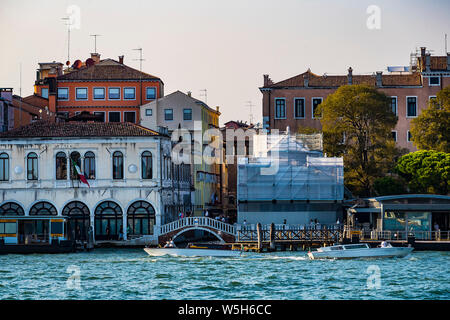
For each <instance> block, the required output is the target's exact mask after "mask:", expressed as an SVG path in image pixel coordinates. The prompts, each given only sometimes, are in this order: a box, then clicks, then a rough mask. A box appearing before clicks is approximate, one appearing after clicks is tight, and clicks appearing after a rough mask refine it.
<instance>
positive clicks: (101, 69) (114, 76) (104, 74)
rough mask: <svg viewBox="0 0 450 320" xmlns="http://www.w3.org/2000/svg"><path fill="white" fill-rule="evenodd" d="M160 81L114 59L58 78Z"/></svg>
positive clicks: (102, 61)
mask: <svg viewBox="0 0 450 320" xmlns="http://www.w3.org/2000/svg"><path fill="white" fill-rule="evenodd" d="M139 79H142V80H160V81H161V79H160V78H158V77H155V76H153V75H151V74H148V73H145V72H141V71H139V70H136V69H133V68H131V67H129V66H126V65H124V64H121V63H119V62H117V61H115V60H113V59H105V60H101V61H100V62H99V63H97V64H95V65H93V66H90V67H88V66H84V67H81V68H80V69H78V70H75V71H72V72H70V73H66V74H64V75H61V76H58V80H139Z"/></svg>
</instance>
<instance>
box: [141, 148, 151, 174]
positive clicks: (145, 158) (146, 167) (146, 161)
mask: <svg viewBox="0 0 450 320" xmlns="http://www.w3.org/2000/svg"><path fill="white" fill-rule="evenodd" d="M141 158H142V179H152V178H153V164H152V154H151V152H149V151H144V152H143V153H142V156H141Z"/></svg>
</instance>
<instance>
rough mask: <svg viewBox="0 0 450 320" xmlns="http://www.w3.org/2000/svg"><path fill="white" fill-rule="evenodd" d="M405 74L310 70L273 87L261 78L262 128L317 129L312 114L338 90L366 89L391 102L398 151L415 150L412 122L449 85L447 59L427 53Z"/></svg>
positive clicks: (317, 122) (396, 70) (399, 71)
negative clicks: (345, 87)
mask: <svg viewBox="0 0 450 320" xmlns="http://www.w3.org/2000/svg"><path fill="white" fill-rule="evenodd" d="M414 58H415V59H413V60H412V63H411V66H410V67H409V68H404V67H392V68H388V71H391V72H389V73H388V74H383V73H382V72H375V73H374V74H373V75H356V74H353V70H352V68H351V67H350V68H349V69H348V73H347V75H337V76H335V75H332V76H328V75H326V74H325V75H322V76H321V75H316V74H314V73H312V72H311V71H310V70H309V69H308V70H307V71H306V72H304V73H301V74H299V75H297V76H294V77H292V78H289V79H286V80H283V81H279V82H276V83H275V82H273V81H272V80H271V79H270V78H269V75H264V86H263V87H261V88H259V89H260V91H261V92H262V94H263V123H264V127H265V128H269V129H278V130H280V131H284V130H286V127H288V126H289V127H290V130H291V131H292V132H297V130H298V129H299V128H301V127H312V128H316V129H321V124H320V118H317V117H315V116H314V110H315V108H316V107H317V106H318V105H319V104H320V103H321V102H322V101H324V100H325V99H326V98H327V96H328V95H329V94H331V93H333V92H335V91H336V90H337V88H339V87H340V86H342V85H347V84H368V85H372V86H374V87H376V88H378V89H379V90H381V91H383V92H384V93H385V94H387V95H388V96H390V97H392V110H393V112H395V113H396V114H397V116H398V122H397V126H396V127H395V129H394V131H393V132H392V135H393V138H394V139H395V140H396V141H397V144H398V146H399V147H403V148H408V149H409V150H411V151H413V150H416V149H415V147H414V146H413V143H412V141H411V134H410V131H409V130H410V124H411V120H412V119H413V118H415V117H417V116H418V115H419V114H420V113H421V111H422V110H423V109H425V108H427V106H428V101H429V100H430V99H431V98H433V97H435V96H436V94H437V92H439V90H441V89H442V88H444V87H446V86H449V85H450V54H449V53H447V56H431V55H430V53H428V52H427V51H426V48H425V47H422V48H421V52H420V54H419V55H417V56H415V57H414Z"/></svg>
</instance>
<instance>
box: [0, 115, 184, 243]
mask: <svg viewBox="0 0 450 320" xmlns="http://www.w3.org/2000/svg"><path fill="white" fill-rule="evenodd" d="M170 151H171V142H170V138H169V137H168V136H166V135H162V134H159V133H158V132H156V131H153V130H150V129H147V128H143V127H141V126H138V125H135V124H131V123H98V122H96V123H86V122H64V123H55V122H47V121H39V122H35V123H33V124H31V125H28V126H25V127H21V128H18V129H15V130H11V131H8V132H5V133H2V134H0V219H2V220H1V221H3V222H5V223H6V224H5V225H3V226H2V225H1V224H0V237H2V236H3V238H4V239H5V243H8V242H9V243H24V241H32V240H35V241H40V242H42V241H43V242H46V241H47V242H51V239H52V238H53V239H54V238H60V239H67V238H69V239H74V238H75V239H81V240H84V239H86V237H87V230H88V229H89V228H90V227H92V228H93V230H92V231H93V234H94V235H95V241H101V240H119V238H122V236H121V234H122V231H123V238H124V240H127V239H128V240H129V239H130V238H131V239H133V238H136V239H140V241H143V242H145V243H148V242H153V241H156V236H157V234H156V233H155V231H156V230H158V227H159V226H160V225H161V224H164V223H167V222H170V221H172V220H174V219H175V218H176V216H177V214H178V212H180V211H186V210H189V208H190V197H189V195H190V182H189V180H190V167H189V165H179V166H176V165H173V164H171V163H170V162H169V159H170ZM73 163H76V165H77V166H78V167H79V168H81V171H82V173H83V174H84V175H85V176H86V178H87V182H88V184H89V186H88V185H86V184H84V183H83V182H82V181H80V179H79V177H78V175H77V174H76V169H75V166H74V165H73ZM2 227H3V231H2V230H1V228H2ZM6 229H7V230H6ZM6 231H7V232H6ZM27 239H28V240H27Z"/></svg>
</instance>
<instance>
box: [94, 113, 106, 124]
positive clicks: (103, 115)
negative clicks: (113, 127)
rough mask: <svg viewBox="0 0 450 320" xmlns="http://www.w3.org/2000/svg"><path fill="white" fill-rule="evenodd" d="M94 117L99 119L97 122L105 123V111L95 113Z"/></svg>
mask: <svg viewBox="0 0 450 320" xmlns="http://www.w3.org/2000/svg"><path fill="white" fill-rule="evenodd" d="M94 116H97V117H98V120H95V121H96V122H105V112H104V111H94Z"/></svg>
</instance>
